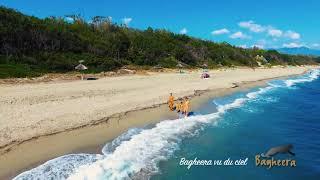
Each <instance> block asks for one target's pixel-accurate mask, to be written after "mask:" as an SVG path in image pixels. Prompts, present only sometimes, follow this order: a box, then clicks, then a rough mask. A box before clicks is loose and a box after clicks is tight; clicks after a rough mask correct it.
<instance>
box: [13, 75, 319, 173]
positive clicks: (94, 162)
mask: <svg viewBox="0 0 320 180" xmlns="http://www.w3.org/2000/svg"><path fill="white" fill-rule="evenodd" d="M318 77H319V70H312V71H310V72H308V73H306V74H304V75H301V76H297V77H294V78H289V79H285V80H272V81H270V82H268V85H267V86H266V87H261V88H253V89H251V90H249V91H247V92H240V93H235V94H233V95H231V96H227V97H221V98H217V99H212V100H209V101H208V103H207V104H205V105H203V106H202V107H200V108H199V109H196V110H195V115H194V116H191V117H188V118H182V119H176V120H165V121H162V122H159V123H157V124H155V125H153V126H148V127H146V128H133V129H130V130H128V131H127V132H126V133H124V134H122V135H121V136H119V137H118V138H116V139H115V140H113V141H112V142H108V143H106V145H105V146H104V148H103V149H102V151H101V153H100V154H71V155H65V156H62V157H58V158H56V159H53V160H50V161H48V162H46V163H44V164H42V165H40V166H38V167H36V168H34V169H31V170H29V171H26V172H24V173H22V174H20V175H18V176H17V177H15V179H196V178H202V179H319V177H320V103H319V101H320V79H318ZM283 144H292V145H293V147H294V148H293V149H292V151H293V152H294V153H295V154H296V155H295V156H291V155H289V154H280V155H276V156H275V158H277V159H294V160H295V162H296V166H295V167H290V166H281V167H272V168H267V167H261V166H256V163H255V156H256V155H259V154H261V153H265V152H266V151H267V150H268V149H269V148H271V147H274V146H278V145H283ZM195 158H197V159H198V160H207V161H209V160H212V161H213V162H212V163H214V162H215V160H221V161H222V165H208V164H207V165H193V166H190V167H189V168H188V166H186V165H183V163H182V164H181V160H182V159H185V160H194V159H195ZM227 159H229V160H232V161H233V163H234V162H235V161H238V162H240V161H239V160H241V162H243V164H242V165H238V166H237V165H234V164H233V165H224V164H223V163H224V161H225V160H227Z"/></svg>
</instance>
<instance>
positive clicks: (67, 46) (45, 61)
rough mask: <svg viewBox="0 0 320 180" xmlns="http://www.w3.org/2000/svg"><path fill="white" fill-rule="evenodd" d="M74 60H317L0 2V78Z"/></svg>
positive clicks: (106, 64)
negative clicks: (26, 10)
mask: <svg viewBox="0 0 320 180" xmlns="http://www.w3.org/2000/svg"><path fill="white" fill-rule="evenodd" d="M67 19H68V20H67ZM69 19H72V20H71V21H70V20H69ZM257 57H259V58H257ZM260 57H261V58H260ZM79 60H84V61H85V64H86V65H87V66H89V67H90V70H91V71H92V72H101V71H110V70H115V69H118V68H121V67H122V66H125V65H136V66H150V67H151V66H157V65H158V66H162V67H167V68H175V67H176V65H177V64H178V63H179V62H181V63H184V64H186V65H188V67H200V66H201V65H202V64H204V63H206V64H208V66H209V67H210V68H214V67H220V66H250V67H256V66H258V65H259V64H260V63H261V64H269V65H302V64H315V63H316V62H319V58H316V57H312V56H301V55H287V54H281V53H279V52H277V51H275V50H262V49H258V48H250V49H244V48H240V47H236V46H232V45H230V44H228V43H225V42H224V43H215V42H212V41H207V40H202V39H198V38H194V37H190V36H187V35H182V34H176V33H173V32H170V31H167V30H163V29H152V28H151V27H149V28H147V29H146V30H139V29H133V28H129V27H127V26H125V25H121V24H120V25H118V24H115V23H113V22H112V21H111V19H109V18H108V17H103V16H95V17H93V18H92V20H91V21H90V22H87V21H85V20H84V19H83V18H82V17H81V16H79V15H69V16H66V17H53V16H52V17H47V18H44V19H40V18H37V17H34V16H28V15H24V14H22V13H20V12H18V11H16V10H14V9H9V8H6V7H0V78H6V77H25V76H37V75H39V74H41V73H47V72H68V71H73V70H74V67H75V65H77V64H78V61H79ZM259 61H260V63H259Z"/></svg>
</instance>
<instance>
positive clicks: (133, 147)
mask: <svg viewBox="0 0 320 180" xmlns="http://www.w3.org/2000/svg"><path fill="white" fill-rule="evenodd" d="M318 76H319V70H313V71H310V72H308V73H307V74H306V75H303V76H300V77H298V78H294V79H288V80H278V81H273V82H270V83H269V85H268V86H267V87H263V88H259V89H257V90H256V91H253V92H248V93H247V94H245V95H244V96H242V97H238V98H236V99H234V100H232V101H231V102H228V103H225V104H221V103H217V102H215V103H216V105H217V112H215V113H211V114H206V115H195V116H190V117H186V118H182V119H176V120H165V121H161V122H159V123H157V124H156V125H155V126H154V127H152V128H149V129H143V128H133V129H130V130H128V131H127V132H126V133H124V134H122V135H120V136H119V137H118V138H116V139H114V140H113V141H112V142H110V143H107V144H106V145H105V146H104V147H103V149H102V153H101V154H70V155H65V156H62V157H58V158H56V159H53V160H50V161H48V162H46V163H44V164H42V165H40V166H38V167H36V168H34V169H32V170H29V171H26V172H24V173H22V174H20V175H18V176H17V177H15V178H14V179H15V180H21V179H40V180H41V179H71V180H73V179H76V180H79V179H131V178H134V177H136V176H142V175H143V176H144V177H150V176H151V175H153V174H154V173H157V172H158V171H159V170H158V163H159V162H160V161H162V160H167V159H168V158H170V157H171V156H172V155H173V154H174V152H175V151H176V150H178V149H179V143H180V142H181V141H182V140H183V139H185V138H187V137H191V136H194V135H196V134H197V133H198V131H199V129H200V130H201V129H203V127H204V126H205V125H207V124H214V123H215V122H216V121H215V120H217V119H218V118H219V117H221V116H222V115H223V114H224V113H226V112H228V111H229V110H231V109H235V108H239V107H241V106H242V105H243V104H245V103H246V102H248V101H251V100H255V99H258V98H259V97H261V95H263V94H265V93H267V92H269V91H271V90H273V89H276V88H279V87H282V88H285V87H291V86H294V85H295V84H297V83H304V82H310V81H313V80H315V79H317V78H318ZM270 102H272V101H270Z"/></svg>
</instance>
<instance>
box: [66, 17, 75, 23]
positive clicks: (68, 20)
mask: <svg viewBox="0 0 320 180" xmlns="http://www.w3.org/2000/svg"><path fill="white" fill-rule="evenodd" d="M65 20H66V21H67V22H73V18H72V17H65Z"/></svg>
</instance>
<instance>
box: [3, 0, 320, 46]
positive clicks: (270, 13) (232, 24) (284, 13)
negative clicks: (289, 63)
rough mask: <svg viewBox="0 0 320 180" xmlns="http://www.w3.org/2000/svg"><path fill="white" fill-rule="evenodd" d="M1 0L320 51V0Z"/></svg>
mask: <svg viewBox="0 0 320 180" xmlns="http://www.w3.org/2000/svg"><path fill="white" fill-rule="evenodd" d="M0 4H1V5H4V6H7V7H10V8H14V9H17V10H19V11H21V12H23V13H25V14H28V15H34V16H37V17H41V18H43V17H46V16H51V15H54V16H64V15H67V14H79V13H80V14H81V15H82V16H84V17H85V18H86V19H90V18H91V17H93V16H95V15H102V16H111V17H112V21H113V22H117V23H127V24H128V26H129V27H133V28H139V29H145V28H147V27H149V26H150V27H152V28H162V29H168V30H170V31H173V32H176V33H186V34H188V35H191V36H194V37H198V38H202V39H208V40H212V41H217V42H222V41H226V42H229V43H231V44H234V45H237V46H244V47H251V46H253V45H256V46H259V47H263V48H280V47H298V46H308V47H310V48H314V49H320V36H319V32H320V1H318V0H304V1H302V0H268V1H257V0H242V1H240V0H238V1H236V0H224V1H223V0H220V1H218V0H197V1H192V2H191V1H186V0H184V1H182V0H158V1H156V0H136V1H133V0H131V1H130V0H113V1H110V0H90V1H88V0H55V1H43V0H28V1H22V0H0Z"/></svg>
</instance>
